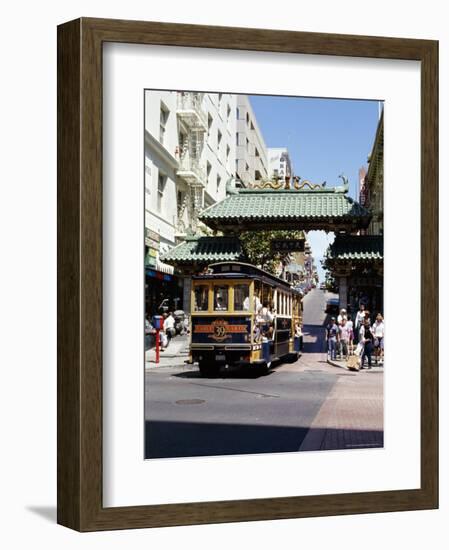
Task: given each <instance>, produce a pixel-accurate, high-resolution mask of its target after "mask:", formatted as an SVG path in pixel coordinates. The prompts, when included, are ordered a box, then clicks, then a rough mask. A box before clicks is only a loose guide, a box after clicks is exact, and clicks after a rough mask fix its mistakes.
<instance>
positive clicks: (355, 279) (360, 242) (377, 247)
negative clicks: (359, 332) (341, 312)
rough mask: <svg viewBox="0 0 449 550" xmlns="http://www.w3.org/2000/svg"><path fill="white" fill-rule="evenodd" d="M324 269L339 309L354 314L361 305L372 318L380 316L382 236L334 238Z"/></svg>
mask: <svg viewBox="0 0 449 550" xmlns="http://www.w3.org/2000/svg"><path fill="white" fill-rule="evenodd" d="M324 267H325V268H326V269H328V270H329V271H330V274H331V276H332V277H333V278H334V279H335V283H336V286H337V289H338V292H339V298H340V308H349V309H350V310H351V311H352V312H355V311H357V310H358V308H359V305H360V304H363V305H364V306H365V308H366V309H368V310H369V311H371V312H372V313H374V314H376V313H383V236H382V235H337V236H336V238H335V241H334V242H333V243H332V245H331V246H330V247H329V249H328V251H327V256H326V259H325V263H324Z"/></svg>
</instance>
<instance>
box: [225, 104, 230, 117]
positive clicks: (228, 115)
mask: <svg viewBox="0 0 449 550" xmlns="http://www.w3.org/2000/svg"><path fill="white" fill-rule="evenodd" d="M230 116H231V106H230V105H229V103H228V108H227V110H226V118H227V119H228V120H229V117H230Z"/></svg>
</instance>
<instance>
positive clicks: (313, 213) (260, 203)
mask: <svg viewBox="0 0 449 550" xmlns="http://www.w3.org/2000/svg"><path fill="white" fill-rule="evenodd" d="M370 216H371V215H370V212H369V211H368V210H367V209H365V208H364V207H363V206H361V205H360V204H359V203H357V202H356V201H354V200H353V199H352V198H351V197H348V196H347V195H346V193H344V192H341V191H339V190H338V188H337V189H320V190H313V191H297V190H279V191H274V190H249V189H242V190H240V191H239V192H238V193H236V194H232V195H229V196H228V197H226V198H225V199H223V200H222V201H220V202H218V203H216V204H214V205H212V206H210V207H209V208H207V209H206V210H204V211H203V212H202V213H201V214H200V216H199V217H200V219H201V220H202V221H203V222H204V223H205V224H206V225H208V226H210V227H212V228H214V229H219V228H221V227H226V226H228V227H229V226H231V225H239V224H241V225H245V226H248V227H249V228H250V227H251V225H254V226H256V225H258V226H260V222H262V223H271V224H274V225H280V224H284V225H287V224H292V223H296V222H297V223H299V224H301V223H303V224H305V226H307V227H310V226H315V225H317V229H319V228H322V223H323V222H329V223H335V222H336V223H342V222H343V223H344V222H346V223H350V224H351V223H352V224H354V223H356V224H358V225H359V226H362V227H366V226H367V224H368V223H369V220H370ZM318 225H319V226H318ZM273 228H274V227H273Z"/></svg>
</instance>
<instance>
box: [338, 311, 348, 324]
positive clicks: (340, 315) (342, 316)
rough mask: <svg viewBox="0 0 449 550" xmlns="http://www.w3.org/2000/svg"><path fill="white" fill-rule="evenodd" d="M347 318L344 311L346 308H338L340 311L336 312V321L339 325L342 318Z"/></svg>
mask: <svg viewBox="0 0 449 550" xmlns="http://www.w3.org/2000/svg"><path fill="white" fill-rule="evenodd" d="M347 318H348V314H347V312H346V309H344V308H342V309H340V313H339V314H338V317H337V323H338V324H339V325H341V322H342V320H343V319H347Z"/></svg>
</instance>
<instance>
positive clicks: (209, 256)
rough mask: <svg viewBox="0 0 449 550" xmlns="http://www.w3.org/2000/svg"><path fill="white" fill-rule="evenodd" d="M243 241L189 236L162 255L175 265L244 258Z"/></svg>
mask: <svg viewBox="0 0 449 550" xmlns="http://www.w3.org/2000/svg"><path fill="white" fill-rule="evenodd" d="M244 259H245V254H244V252H243V248H242V245H241V242H240V240H239V239H238V238H236V237H201V236H189V237H187V240H186V241H184V242H183V243H181V244H179V245H178V246H176V247H175V248H172V249H171V250H170V251H169V252H167V253H165V254H164V255H163V256H162V260H163V261H164V262H168V263H170V264H173V265H186V264H195V263H213V262H225V261H233V260H244Z"/></svg>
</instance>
